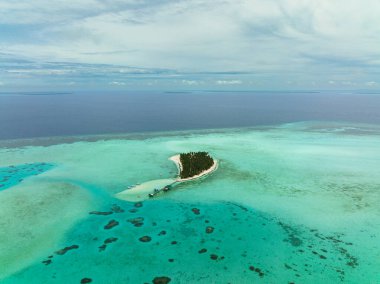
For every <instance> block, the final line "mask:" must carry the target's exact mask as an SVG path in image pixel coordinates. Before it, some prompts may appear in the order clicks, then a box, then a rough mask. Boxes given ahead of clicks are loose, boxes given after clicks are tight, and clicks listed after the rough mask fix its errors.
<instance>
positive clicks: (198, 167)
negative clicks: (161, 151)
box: [170, 152, 217, 182]
mask: <svg viewBox="0 0 380 284" xmlns="http://www.w3.org/2000/svg"><path fill="white" fill-rule="evenodd" d="M170 160H172V161H173V162H174V163H175V164H176V165H177V167H178V172H179V173H178V175H179V178H178V179H177V181H178V182H181V181H187V180H192V179H196V178H199V177H201V176H204V175H207V174H209V173H211V172H213V171H214V170H215V169H216V168H217V161H216V160H214V159H213V158H212V157H211V156H210V155H209V153H207V152H189V153H181V154H179V155H175V156H173V157H171V158H170Z"/></svg>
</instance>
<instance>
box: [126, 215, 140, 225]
mask: <svg viewBox="0 0 380 284" xmlns="http://www.w3.org/2000/svg"><path fill="white" fill-rule="evenodd" d="M127 222H129V223H131V224H133V226H135V227H141V226H142V225H144V218H143V217H136V218H132V219H128V220H127Z"/></svg>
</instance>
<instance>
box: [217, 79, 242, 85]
mask: <svg viewBox="0 0 380 284" xmlns="http://www.w3.org/2000/svg"><path fill="white" fill-rule="evenodd" d="M215 83H216V84H217V85H240V84H242V81H241V80H217V81H215Z"/></svg>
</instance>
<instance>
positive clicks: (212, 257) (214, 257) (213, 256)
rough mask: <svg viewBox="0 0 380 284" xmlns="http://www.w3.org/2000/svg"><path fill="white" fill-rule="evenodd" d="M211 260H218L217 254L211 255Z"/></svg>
mask: <svg viewBox="0 0 380 284" xmlns="http://www.w3.org/2000/svg"><path fill="white" fill-rule="evenodd" d="M210 258H211V259H212V260H217V259H218V256H217V255H216V254H210Z"/></svg>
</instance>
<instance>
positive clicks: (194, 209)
mask: <svg viewBox="0 0 380 284" xmlns="http://www.w3.org/2000/svg"><path fill="white" fill-rule="evenodd" d="M191 211H193V213H194V214H195V215H199V214H200V210H199V209H198V208H193V209H191Z"/></svg>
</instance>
